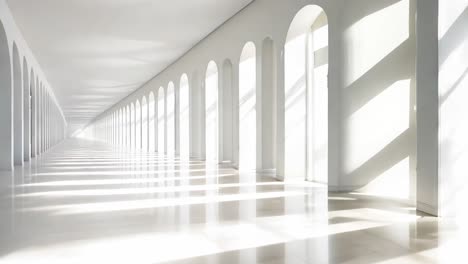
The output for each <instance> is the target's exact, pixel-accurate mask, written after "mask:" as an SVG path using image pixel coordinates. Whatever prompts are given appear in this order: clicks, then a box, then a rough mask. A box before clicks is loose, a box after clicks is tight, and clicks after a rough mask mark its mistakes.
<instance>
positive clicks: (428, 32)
mask: <svg viewBox="0 0 468 264" xmlns="http://www.w3.org/2000/svg"><path fill="white" fill-rule="evenodd" d="M437 5H438V1H437V0H422V1H421V0H418V1H417V22H416V28H417V48H416V51H417V57H416V60H417V61H416V83H417V95H416V96H417V102H418V106H417V107H418V109H417V127H418V129H417V164H418V165H417V173H418V176H417V177H418V180H417V208H418V210H420V211H423V212H426V213H429V214H433V215H438V214H439V205H438V196H439V192H438V181H439V180H438V170H439V168H438V162H439V158H438V155H439V154H438V137H439V133H438V115H439V114H438V111H439V101H438V74H437V72H438V39H437V35H438V34H437V32H438V29H437V28H438V23H437V20H438V7H437Z"/></svg>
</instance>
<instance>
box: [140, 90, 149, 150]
mask: <svg viewBox="0 0 468 264" xmlns="http://www.w3.org/2000/svg"><path fill="white" fill-rule="evenodd" d="M141 102H142V103H141V145H142V149H143V151H148V104H147V102H146V96H143V99H142V100H141Z"/></svg>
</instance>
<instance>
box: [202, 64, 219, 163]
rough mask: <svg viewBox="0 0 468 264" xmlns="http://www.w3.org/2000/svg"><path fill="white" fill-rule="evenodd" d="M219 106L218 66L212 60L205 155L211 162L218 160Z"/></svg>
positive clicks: (207, 84) (208, 75) (207, 82)
mask: <svg viewBox="0 0 468 264" xmlns="http://www.w3.org/2000/svg"><path fill="white" fill-rule="evenodd" d="M218 107H219V103H218V66H217V65H216V63H215V62H214V61H210V63H209V64H208V67H207V70H206V76H205V147H206V148H205V157H206V160H207V161H209V162H218V152H219V143H218V142H219V114H218Z"/></svg>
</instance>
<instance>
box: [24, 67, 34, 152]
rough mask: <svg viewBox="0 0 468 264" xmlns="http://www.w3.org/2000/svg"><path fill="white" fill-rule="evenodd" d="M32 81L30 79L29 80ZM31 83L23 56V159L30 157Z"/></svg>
mask: <svg viewBox="0 0 468 264" xmlns="http://www.w3.org/2000/svg"><path fill="white" fill-rule="evenodd" d="M31 82H32V81H31ZM30 85H31V84H30V83H29V69H28V62H27V61H26V58H23V94H24V97H23V130H24V139H23V142H24V150H23V154H24V156H23V159H24V161H29V160H30V159H31V86H30Z"/></svg>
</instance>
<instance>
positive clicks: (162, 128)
mask: <svg viewBox="0 0 468 264" xmlns="http://www.w3.org/2000/svg"><path fill="white" fill-rule="evenodd" d="M165 103H166V102H165V93H164V88H163V87H160V88H159V91H158V153H159V155H163V154H165V151H164V150H165V138H166V133H165V132H166V120H165V116H166V114H165V113H166V105H165Z"/></svg>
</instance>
